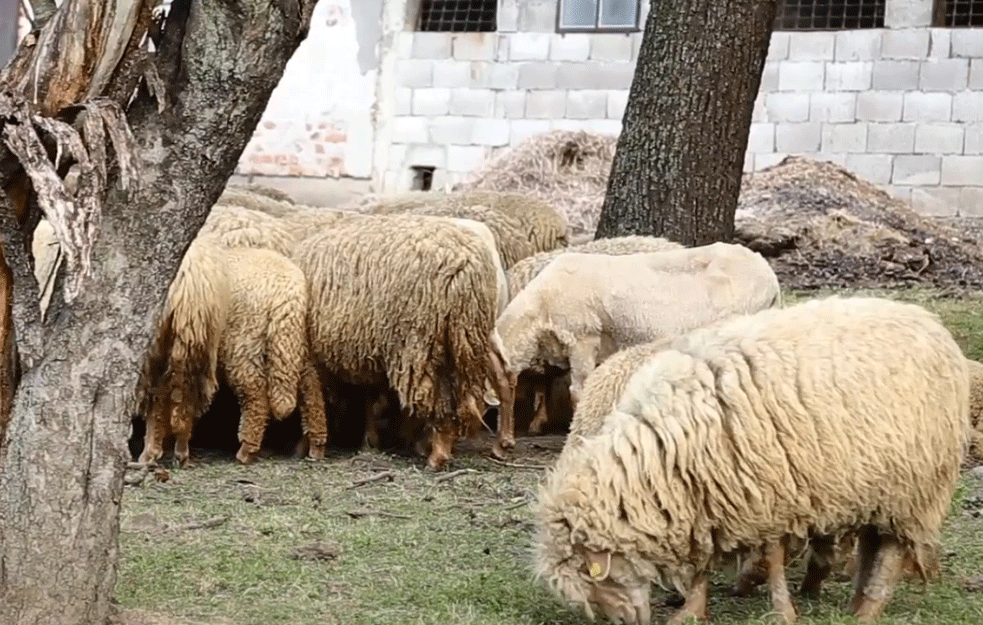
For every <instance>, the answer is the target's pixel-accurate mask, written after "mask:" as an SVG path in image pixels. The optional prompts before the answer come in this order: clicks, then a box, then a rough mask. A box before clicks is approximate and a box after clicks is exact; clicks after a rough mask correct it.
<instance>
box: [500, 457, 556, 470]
mask: <svg viewBox="0 0 983 625" xmlns="http://www.w3.org/2000/svg"><path fill="white" fill-rule="evenodd" d="M488 459H489V460H491V461H492V462H494V463H495V464H500V465H502V466H503V467H513V468H516V469H535V470H537V471H543V470H545V469H548V468H549V467H548V466H546V465H544V464H523V463H521V462H506V461H505V460H499V459H498V458H491V457H489V458H488Z"/></svg>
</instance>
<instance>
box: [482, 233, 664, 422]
mask: <svg viewBox="0 0 983 625" xmlns="http://www.w3.org/2000/svg"><path fill="white" fill-rule="evenodd" d="M682 247H683V246H682V245H680V244H678V243H674V242H672V241H669V240H668V239H663V238H661V237H649V236H639V235H630V236H624V237H611V238H606V239H598V240H596V241H587V242H584V243H581V244H578V245H571V246H570V247H567V248H562V249H556V250H552V251H549V252H539V253H538V254H534V255H532V256H529V257H528V258H523V259H522V260H520V261H519V262H517V263H516V264H514V265H512V267H510V268H509V271H508V274H507V279H508V283H509V301H511V300H513V299H515V296H516V295H518V294H519V291H521V290H522V289H524V288H525V287H526V285H527V284H529V282H531V281H532V279H533V278H535V277H536V276H538V275H539V272H541V271H542V270H543V269H545V268H546V266H547V265H549V264H550V263H551V262H553V260H554V259H555V258H557V257H558V256H559V255H561V254H565V253H568V252H574V253H580V254H610V255H614V256H621V255H625V254H638V253H640V252H661V251H664V250H672V249H681V248H682ZM499 314H501V313H499ZM562 377H563V378H565V379H566V382H567V385H568V386H569V383H570V382H569V374H565V375H564V376H562ZM527 382H531V383H532V388H531V389H527V388H522V386H523V385H524V384H526V383H527ZM518 385H519V387H518V388H516V391H515V396H516V397H517V398H519V397H531V398H532V406H530V408H531V412H532V413H533V419H532V422H531V423H530V424H529V432H530V433H531V434H539V433H540V432H541V431H542V430H543V428H544V427H546V424H547V422H548V421H549V420H550V419H551V418H552V419H556V418H559V415H553V414H550V412H549V411H548V410H547V408H546V407H547V406H548V405H550V404H551V403H552V398H551V389H552V388H553V380H552V379H551V378H550V377H549V376H545V375H525V376H522V377H521V378H520V379H519V380H518ZM485 405H486V406H488V407H492V406H498V405H500V402H499V400H498V398H497V397H496V396H495V395H494V393H492V392H490V391H489V392H488V393H486V394H485ZM563 419H564V420H567V419H570V414H569V413H566V415H565V416H563Z"/></svg>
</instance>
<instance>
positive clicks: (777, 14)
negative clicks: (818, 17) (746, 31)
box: [772, 0, 945, 33]
mask: <svg viewBox="0 0 983 625" xmlns="http://www.w3.org/2000/svg"><path fill="white" fill-rule="evenodd" d="M935 1H936V2H938V1H939V0H935ZM942 1H943V2H944V1H945V0H942ZM883 2H884V16H883V19H886V18H887V5H888V4H889V3H890V2H891V0H883ZM784 4H785V2H784V0H778V2H777V5H776V7H775V23H774V24H773V25H772V29H773V30H774V32H776V33H829V32H833V33H835V32H845V31H854V30H879V29H883V28H887V26H886V25H884V24H882V25H880V26H864V27H861V26H856V27H853V28H845V27H833V26H824V27H822V28H818V27H815V26H814V27H811V28H785V27H781V26H779V24H778V21H779V17H780V16H781V12H782V7H783V5H784ZM842 8H845V0H844V6H843V7H842Z"/></svg>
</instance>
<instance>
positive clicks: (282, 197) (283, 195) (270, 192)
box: [226, 182, 297, 204]
mask: <svg viewBox="0 0 983 625" xmlns="http://www.w3.org/2000/svg"><path fill="white" fill-rule="evenodd" d="M229 188H232V189H236V190H242V191H246V192H248V193H255V194H257V195H265V196H266V197H268V198H270V199H273V200H276V201H278V202H286V203H287V204H296V203H297V202H295V201H294V199H293V198H292V197H291V196H290V194H289V193H287V192H286V191H281V190H280V189H274V188H273V187H268V186H266V185H262V184H257V183H255V182H251V183H248V184H230V185H227V186H226V189H229Z"/></svg>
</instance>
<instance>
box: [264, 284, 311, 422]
mask: <svg viewBox="0 0 983 625" xmlns="http://www.w3.org/2000/svg"><path fill="white" fill-rule="evenodd" d="M306 315H307V306H306V300H305V299H303V298H299V297H295V298H290V299H289V300H287V301H285V302H284V303H283V304H281V305H280V306H276V307H274V308H273V309H272V310H271V311H270V319H269V325H268V326H267V334H266V336H267V376H268V377H267V385H268V388H269V391H268V393H269V398H270V410H271V411H272V413H273V417H274V418H275V419H277V420H280V419H285V418H287V417H288V416H290V414H291V413H292V412H293V411H294V409H295V408H296V407H297V392H298V388H299V385H300V376H301V373H302V372H303V370H304V363H305V362H306V360H307V357H308V346H307V316H306Z"/></svg>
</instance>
